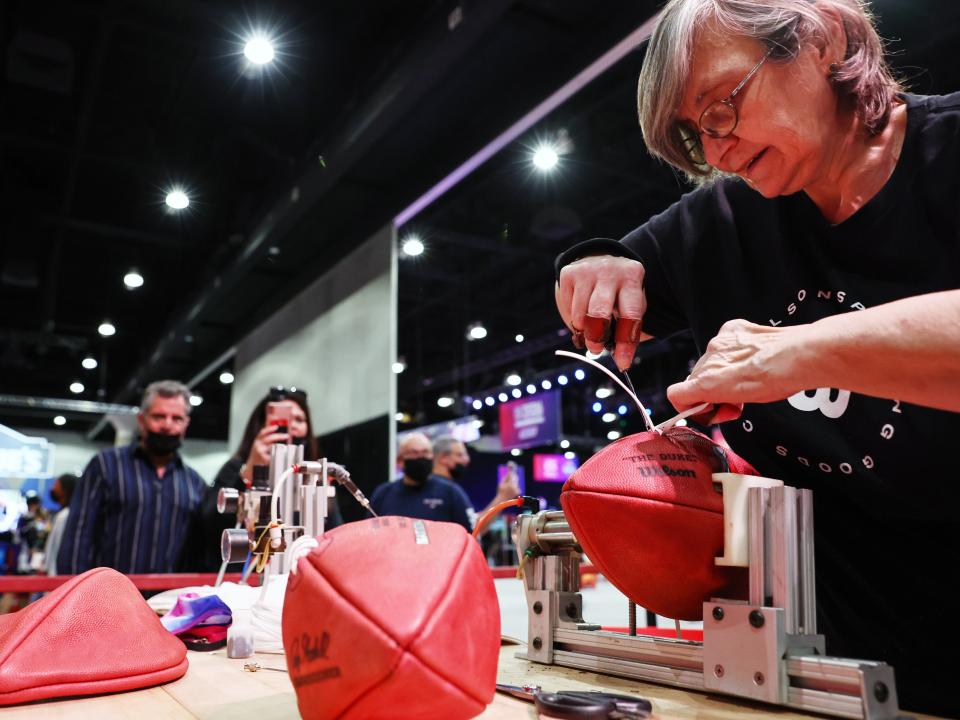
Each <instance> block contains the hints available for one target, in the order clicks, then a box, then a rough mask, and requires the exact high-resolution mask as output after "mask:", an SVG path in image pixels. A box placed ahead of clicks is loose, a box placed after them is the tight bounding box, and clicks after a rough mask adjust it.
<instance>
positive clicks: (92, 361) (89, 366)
mask: <svg viewBox="0 0 960 720" xmlns="http://www.w3.org/2000/svg"><path fill="white" fill-rule="evenodd" d="M80 364H81V365H83V369H84V370H93V369H94V368H96V367H97V359H96V358H94V357H93V356H91V355H87V356H86V357H85V358H84V359H83V360H81V361H80Z"/></svg>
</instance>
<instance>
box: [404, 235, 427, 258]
mask: <svg viewBox="0 0 960 720" xmlns="http://www.w3.org/2000/svg"><path fill="white" fill-rule="evenodd" d="M400 249H401V250H403V254H404V255H407V256H409V257H416V256H417V255H421V254H422V253H423V240H421V239H420V238H419V237H417V236H416V235H410V236H409V237H408V238H407V239H406V240H404V241H403V245H401V246H400Z"/></svg>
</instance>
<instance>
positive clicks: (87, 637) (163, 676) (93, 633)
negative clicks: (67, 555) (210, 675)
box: [0, 568, 187, 705]
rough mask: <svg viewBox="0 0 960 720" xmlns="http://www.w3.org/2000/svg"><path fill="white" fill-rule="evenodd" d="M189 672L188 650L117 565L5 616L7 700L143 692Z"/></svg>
mask: <svg viewBox="0 0 960 720" xmlns="http://www.w3.org/2000/svg"><path fill="white" fill-rule="evenodd" d="M186 671H187V649H186V648H185V647H184V645H183V643H182V642H180V641H179V640H178V639H177V638H176V637H174V636H173V635H171V634H170V633H169V632H167V631H166V630H165V629H164V627H163V625H161V624H160V618H158V617H157V615H156V613H154V612H153V610H151V609H150V606H149V605H147V603H146V602H145V601H144V599H143V598H142V597H141V595H140V593H139V592H138V591H137V588H136V587H134V585H133V583H132V582H130V580H129V579H127V578H126V577H125V576H124V575H121V574H120V573H118V572H117V571H116V570H111V569H109V568H94V569H93V570H88V571H87V572H85V573H83V574H82V575H77V576H76V577H74V578H72V579H71V580H69V581H67V582H66V583H64V584H63V585H61V586H60V587H58V588H57V589H56V590H54V591H53V592H51V593H50V594H48V595H46V596H44V597H42V598H40V599H39V600H37V601H36V602H34V603H31V604H30V605H28V606H27V607H25V608H24V609H23V610H20V611H19V612H15V613H11V614H10V615H0V705H13V704H16V703H22V702H30V701H31V700H44V699H48V698H55V697H65V696H70V695H97V694H100V693H111V692H119V691H121V690H135V689H137V688H143V687H149V686H150V685H158V684H160V683H165V682H170V681H171V680H176V679H177V678H179V677H181V676H182V675H183V674H184V673H185V672H186Z"/></svg>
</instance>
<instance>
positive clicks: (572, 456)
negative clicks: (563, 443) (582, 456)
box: [563, 450, 577, 460]
mask: <svg viewBox="0 0 960 720" xmlns="http://www.w3.org/2000/svg"><path fill="white" fill-rule="evenodd" d="M563 456H564V457H565V458H566V459H567V460H576V459H577V454H576V453H575V452H573V451H571V450H567V452H565V453H564V454H563Z"/></svg>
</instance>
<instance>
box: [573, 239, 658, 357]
mask: <svg viewBox="0 0 960 720" xmlns="http://www.w3.org/2000/svg"><path fill="white" fill-rule="evenodd" d="M643 275H644V270H643V265H641V264H640V263H638V262H637V261H636V260H630V259H629V258H622V257H611V256H609V255H594V256H591V257H585V258H581V259H580V260H577V261H575V262H572V263H570V264H569V265H566V266H565V267H564V268H563V269H562V270H561V271H560V281H559V282H558V283H557V287H556V300H557V309H558V310H559V311H560V317H562V318H563V322H564V323H566V325H567V327H568V328H570V332H572V333H573V344H574V345H576V346H577V347H583V346H584V345H586V348H587V349H588V350H589V351H590V352H592V353H594V354H597V353H600V352H601V351H602V350H603V347H604V345H605V344H606V343H607V342H608V341H609V340H610V318H611V317H615V318H617V331H616V337H615V338H614V340H616V348H615V349H614V351H613V361H614V362H615V363H616V364H617V367H618V368H620V369H621V370H626V369H627V368H629V367H630V363H631V362H632V360H633V355H634V353H635V352H636V350H637V344H638V343H639V342H640V341H641V340H646V339H648V338H649V337H650V336H649V335H646V334H644V333H643V332H642V331H641V323H642V321H643V314H644V313H645V312H646V310H647V299H646V296H645V295H644V293H643Z"/></svg>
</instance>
